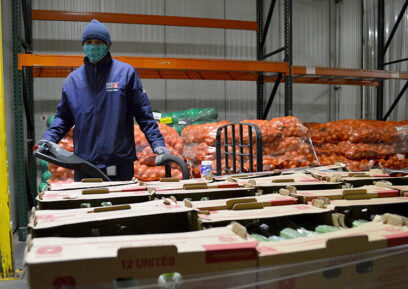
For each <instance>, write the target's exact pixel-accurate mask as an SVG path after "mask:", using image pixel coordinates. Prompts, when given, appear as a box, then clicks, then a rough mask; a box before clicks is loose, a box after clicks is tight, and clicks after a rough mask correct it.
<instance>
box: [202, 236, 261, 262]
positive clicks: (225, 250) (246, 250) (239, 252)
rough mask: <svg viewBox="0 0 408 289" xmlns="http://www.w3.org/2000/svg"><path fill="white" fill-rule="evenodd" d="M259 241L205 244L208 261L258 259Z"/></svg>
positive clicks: (206, 259)
mask: <svg viewBox="0 0 408 289" xmlns="http://www.w3.org/2000/svg"><path fill="white" fill-rule="evenodd" d="M256 244H257V241H254V242H249V243H248V242H247V243H235V244H214V245H203V247H204V249H205V250H206V252H205V261H206V263H223V262H238V261H248V260H256V259H257V258H258V253H257V251H256Z"/></svg>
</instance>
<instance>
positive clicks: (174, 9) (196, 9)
mask: <svg viewBox="0 0 408 289" xmlns="http://www.w3.org/2000/svg"><path fill="white" fill-rule="evenodd" d="M270 2H271V1H270V0H268V1H265V16H266V13H267V9H268V7H269V4H270ZM334 3H335V1H334V0H333V1H327V0H294V1H293V14H294V17H293V23H294V24H293V27H294V31H293V34H294V35H293V46H294V50H293V51H294V64H299V65H315V66H329V65H332V64H333V60H332V59H333V57H335V56H334V54H333V51H332V49H334V48H333V46H331V45H330V41H331V36H332V34H333V33H334V32H333V31H336V29H338V30H339V31H340V32H339V34H340V38H342V39H343V41H340V43H341V49H339V51H340V52H341V57H340V59H341V61H340V62H339V64H340V65H343V66H344V67H356V65H357V67H358V63H360V62H361V60H360V58H361V53H359V52H357V53H356V51H358V49H359V44H360V43H361V29H360V27H361V25H360V23H361V9H359V5H358V4H356V3H360V1H353V0H344V1H342V2H340V4H334ZM33 4H34V9H62V10H73V11H105V12H126V13H145V14H159V15H175V16H192V17H208V18H225V19H239V20H256V1H255V0H251V1H248V0H224V1H219V0H208V1H203V0H154V1H149V0H143V1H131V0H127V1H108V0H105V1H103V0H82V1H80V0H76V1H62V0H43V1H34V2H33ZM334 5H338V7H339V9H340V11H339V13H340V14H341V15H342V16H341V17H344V19H342V21H341V22H340V23H341V26H338V24H337V23H334V24H333V23H332V22H331V21H330V11H331V10H332V9H333V8H332V6H334ZM283 23H284V22H283V1H277V4H276V8H275V12H274V17H273V19H272V23H271V27H270V29H269V34H268V39H267V43H266V50H265V51H266V52H269V51H272V50H273V49H276V48H278V47H281V46H283V29H284V25H283ZM85 25H86V24H85V23H69V22H46V21H35V22H34V29H33V32H34V49H35V51H36V52H45V53H71V54H80V53H81V47H80V41H79V40H80V36H81V32H82V29H83V28H84V27H85ZM333 25H336V26H333ZM106 26H107V27H108V29H109V30H110V32H111V36H112V41H113V45H112V48H111V51H112V54H113V55H143V56H168V57H200V58H227V59H255V58H256V33H255V32H254V31H241V30H223V29H206V28H191V27H170V26H167V27H162V26H148V25H127V24H110V23H107V24H106ZM336 27H337V28H336ZM350 30H351V32H350ZM350 38H352V39H351V40H350ZM346 39H347V40H346ZM270 60H277V61H281V60H283V53H281V54H278V55H275V56H274V57H272V58H270ZM62 83H63V80H62V79H36V80H35V86H34V88H35V95H36V118H37V119H38V118H39V119H41V117H42V116H43V115H45V116H48V115H50V114H51V113H53V112H54V111H55V107H56V104H57V102H58V99H59V96H60V89H61V86H62ZM143 85H144V86H145V89H146V91H147V92H148V94H149V98H150V100H151V103H152V107H153V109H155V110H161V111H173V110H181V109H187V108H190V107H207V106H213V107H216V108H217V109H218V111H219V119H220V120H221V119H228V120H231V121H238V120H242V119H253V118H255V117H256V109H255V108H256V85H255V83H254V82H234V81H194V80H148V79H144V80H143ZM272 86H273V84H267V85H266V93H265V103H266V101H267V99H268V97H269V94H270V91H271V90H272ZM332 90H333V88H330V87H329V86H324V85H294V114H295V115H296V116H299V117H300V118H301V119H302V120H304V121H328V120H330V119H337V118H344V117H350V118H353V117H358V116H359V107H358V105H357V104H359V92H360V88H358V87H344V88H341V89H340V90H337V92H336V95H337V96H336V95H335V93H333V91H332ZM283 92H284V90H283V85H281V87H280V89H279V93H278V95H277V96H276V98H275V101H274V104H273V106H272V109H271V112H270V114H269V116H268V118H272V117H275V116H282V115H283V113H284V95H283ZM330 107H335V109H333V108H332V109H330ZM333 110H335V112H336V113H333ZM43 130H44V128H43V124H42V123H40V122H37V131H38V132H40V131H41V132H42V131H43ZM37 135H40V133H37Z"/></svg>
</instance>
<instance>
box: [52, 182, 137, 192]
mask: <svg viewBox="0 0 408 289" xmlns="http://www.w3.org/2000/svg"><path fill="white" fill-rule="evenodd" d="M90 180H94V179H90ZM137 184H138V181H137V180H132V181H120V182H101V181H90V182H73V183H60V184H50V183H49V184H48V190H50V191H61V190H77V189H90V188H100V187H114V186H123V185H137Z"/></svg>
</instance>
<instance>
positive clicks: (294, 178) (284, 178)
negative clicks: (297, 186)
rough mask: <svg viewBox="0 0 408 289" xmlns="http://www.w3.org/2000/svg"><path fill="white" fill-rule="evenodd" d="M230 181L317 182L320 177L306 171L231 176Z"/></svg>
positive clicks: (242, 183) (240, 182) (245, 182)
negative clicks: (245, 176)
mask: <svg viewBox="0 0 408 289" xmlns="http://www.w3.org/2000/svg"><path fill="white" fill-rule="evenodd" d="M228 180H229V181H230V182H235V183H239V184H241V185H245V184H247V183H249V182H250V180H253V181H254V182H256V183H257V184H270V183H293V182H316V181H319V179H317V178H314V177H312V176H311V175H309V174H305V173H304V172H302V171H301V172H292V173H286V174H282V175H278V176H268V177H259V178H234V177H230V178H229V179H228Z"/></svg>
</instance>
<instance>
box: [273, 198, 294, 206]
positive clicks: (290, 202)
mask: <svg viewBox="0 0 408 289" xmlns="http://www.w3.org/2000/svg"><path fill="white" fill-rule="evenodd" d="M297 203H298V201H297V199H284V200H273V201H271V206H284V205H293V204H297Z"/></svg>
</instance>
